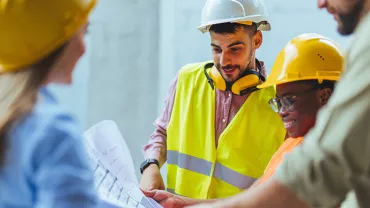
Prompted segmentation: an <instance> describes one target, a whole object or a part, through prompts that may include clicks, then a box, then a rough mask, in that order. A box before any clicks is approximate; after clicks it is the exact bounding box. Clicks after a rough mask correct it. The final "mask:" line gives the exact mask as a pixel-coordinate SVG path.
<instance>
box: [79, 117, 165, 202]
mask: <svg viewBox="0 0 370 208" xmlns="http://www.w3.org/2000/svg"><path fill="white" fill-rule="evenodd" d="M84 143H85V146H86V149H87V152H88V156H89V159H90V161H91V165H92V168H93V169H94V178H95V189H96V190H97V192H98V194H99V196H100V198H101V199H103V200H105V201H107V202H109V203H112V204H115V205H116V206H117V207H128V208H131V207H132V208H160V207H161V206H160V205H159V204H158V203H156V202H155V201H153V200H152V199H149V198H147V197H145V196H144V194H143V193H142V192H141V190H140V189H139V185H138V184H139V182H138V180H137V178H136V175H135V168H134V164H133V161H132V157H131V154H130V150H129V149H128V147H127V145H126V142H125V140H124V139H123V137H122V135H121V133H120V132H119V130H118V127H117V125H116V124H115V123H114V122H113V121H102V122H100V123H98V124H96V125H94V126H92V127H91V128H90V129H88V130H87V131H86V132H85V133H84ZM104 207H109V206H105V205H104ZM102 208H103V207H102Z"/></svg>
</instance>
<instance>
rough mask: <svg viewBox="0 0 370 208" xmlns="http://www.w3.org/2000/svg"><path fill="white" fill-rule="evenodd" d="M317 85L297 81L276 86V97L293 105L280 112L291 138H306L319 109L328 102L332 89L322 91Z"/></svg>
mask: <svg viewBox="0 0 370 208" xmlns="http://www.w3.org/2000/svg"><path fill="white" fill-rule="evenodd" d="M317 85H318V83H317V84H316V83H315V82H312V81H311V82H307V81H297V82H290V83H285V84H281V85H277V86H276V95H277V96H276V97H277V98H280V99H281V98H283V97H285V98H286V99H288V100H289V102H290V103H291V106H290V107H289V108H288V107H282V108H281V109H280V110H279V115H280V117H281V119H282V120H283V122H284V128H285V129H286V131H287V133H288V136H289V137H292V138H297V137H302V136H304V135H305V134H306V133H307V132H308V131H309V130H310V129H311V128H312V127H313V126H314V125H315V121H316V115H317V112H318V111H319V109H320V108H321V107H322V106H323V105H325V104H326V102H327V101H328V99H329V97H330V95H331V89H329V88H323V89H320V88H318V86H317Z"/></svg>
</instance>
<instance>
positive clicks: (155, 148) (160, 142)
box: [143, 74, 178, 166]
mask: <svg viewBox="0 0 370 208" xmlns="http://www.w3.org/2000/svg"><path fill="white" fill-rule="evenodd" d="M177 79H178V74H177V75H176V77H175V78H174V79H173V81H172V83H171V85H170V88H169V90H168V95H167V98H166V99H165V107H164V110H163V112H162V114H161V116H160V117H159V118H157V119H156V120H155V121H154V125H155V130H154V132H153V134H152V135H151V136H150V139H149V142H148V144H146V145H144V147H143V154H144V157H145V158H153V159H157V160H158V161H159V164H160V166H162V165H163V164H164V163H165V162H166V160H167V127H168V124H169V122H170V118H171V113H172V108H173V104H174V100H175V94H176V87H177Z"/></svg>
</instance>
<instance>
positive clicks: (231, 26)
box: [209, 22, 257, 34]
mask: <svg viewBox="0 0 370 208" xmlns="http://www.w3.org/2000/svg"><path fill="white" fill-rule="evenodd" d="M240 29H244V30H246V31H251V32H252V34H254V33H255V32H256V31H257V24H256V23H252V25H244V24H239V23H231V22H227V23H220V24H215V25H212V26H211V27H210V28H209V31H210V32H214V33H218V34H235V33H236V32H237V31H238V30H240Z"/></svg>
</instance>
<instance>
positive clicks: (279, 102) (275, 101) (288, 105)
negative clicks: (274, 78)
mask: <svg viewBox="0 0 370 208" xmlns="http://www.w3.org/2000/svg"><path fill="white" fill-rule="evenodd" d="M319 88H320V86H315V87H314V88H312V89H309V90H306V91H303V92H301V93H297V94H294V95H287V96H284V97H276V98H272V99H270V100H269V102H268V103H269V104H270V106H271V108H272V109H273V110H274V111H275V112H276V113H279V112H280V110H281V109H282V108H283V107H284V108H285V109H286V110H288V111H292V110H294V108H293V107H294V102H295V101H296V100H297V99H298V97H301V96H303V95H305V94H307V93H310V92H313V91H315V90H317V89H319Z"/></svg>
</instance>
